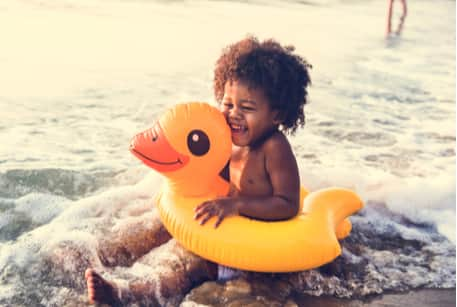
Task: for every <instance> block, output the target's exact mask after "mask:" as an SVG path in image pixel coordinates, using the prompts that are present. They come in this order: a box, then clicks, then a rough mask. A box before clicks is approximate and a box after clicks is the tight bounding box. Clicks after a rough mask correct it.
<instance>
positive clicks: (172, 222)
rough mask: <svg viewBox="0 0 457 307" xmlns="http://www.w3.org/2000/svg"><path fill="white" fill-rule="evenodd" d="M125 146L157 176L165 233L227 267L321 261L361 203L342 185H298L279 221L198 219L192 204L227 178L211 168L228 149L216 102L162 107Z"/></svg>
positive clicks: (287, 266)
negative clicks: (295, 199) (291, 211)
mask: <svg viewBox="0 0 457 307" xmlns="http://www.w3.org/2000/svg"><path fill="white" fill-rule="evenodd" d="M130 151H131V152H132V153H133V154H134V155H135V156H136V157H138V158H139V159H140V160H141V161H142V162H143V163H144V164H146V165H147V166H149V167H151V168H153V169H155V170H156V171H158V172H160V173H161V174H162V175H164V177H165V183H164V186H163V187H162V189H161V191H160V193H159V195H158V197H157V203H156V205H157V208H158V210H159V213H160V217H161V219H162V222H163V224H164V225H165V227H166V229H167V230H168V231H169V232H170V234H171V235H172V236H173V237H174V238H175V239H176V240H178V242H180V243H181V244H182V245H183V246H184V247H185V248H186V249H188V250H190V251H192V252H194V253H195V254H197V255H199V256H201V257H203V258H205V259H208V260H211V261H213V262H217V263H220V264H223V265H225V266H229V267H234V268H238V269H242V270H249V271H257V272H294V271H302V270H306V269H311V268H315V267H318V266H321V265H323V264H325V263H328V262H330V261H332V260H333V259H335V258H336V257H337V256H338V255H340V254H341V247H340V244H339V242H338V239H341V238H344V237H345V236H347V235H348V234H349V232H350V230H351V223H350V222H349V220H348V217H349V216H350V215H351V214H354V213H355V212H356V211H358V210H359V209H361V208H362V206H363V204H362V201H361V200H360V198H359V197H358V196H357V195H356V194H355V193H354V192H352V191H350V190H347V189H341V188H329V189H323V190H319V191H316V192H313V193H309V194H308V195H306V197H305V194H307V193H306V191H305V190H304V189H302V197H304V200H303V201H302V204H301V207H302V210H300V213H299V214H298V215H297V216H296V217H294V218H292V219H289V220H287V221H273V222H270V221H259V220H254V219H249V218H247V217H242V216H233V217H228V218H226V219H224V222H223V223H221V224H220V226H219V227H218V228H216V229H214V228H213V226H212V225H213V224H214V222H215V220H212V221H211V220H210V221H209V223H206V224H205V225H203V226H201V225H200V224H199V223H198V221H196V220H194V209H195V207H196V206H198V205H200V204H201V203H202V202H204V201H206V200H208V199H213V198H216V197H219V196H225V195H227V193H228V189H229V185H228V183H227V182H226V181H225V180H224V179H222V178H221V177H220V176H219V173H220V171H221V170H222V169H223V167H224V166H225V165H226V163H227V161H228V159H229V157H230V153H231V137H230V129H229V127H228V125H227V124H226V121H225V119H224V117H223V115H222V114H221V113H220V112H219V110H217V109H216V108H214V107H212V106H210V105H209V104H206V103H198V102H195V103H187V104H180V105H177V106H175V107H174V108H172V109H170V110H168V111H167V112H165V113H164V114H163V116H162V117H161V118H160V119H159V121H158V122H157V123H156V124H155V125H154V126H153V127H152V128H151V129H148V130H146V131H144V132H141V133H139V134H138V135H136V136H135V137H134V138H133V140H132V142H131V145H130ZM212 219H215V217H213V218H212Z"/></svg>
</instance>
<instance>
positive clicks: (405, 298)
mask: <svg viewBox="0 0 457 307" xmlns="http://www.w3.org/2000/svg"><path fill="white" fill-rule="evenodd" d="M294 301H295V302H296V303H297V305H298V306H313V307H359V306H360V307H362V306H363V307H381V306H382V307H435V306H436V307H451V306H456V291H455V289H422V290H415V291H410V292H406V293H389V294H384V295H379V296H373V297H371V298H370V299H368V300H352V299H351V300H349V299H338V298H334V297H313V296H304V295H303V296H298V297H295V298H294Z"/></svg>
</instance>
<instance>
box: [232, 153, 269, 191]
mask: <svg viewBox="0 0 457 307" xmlns="http://www.w3.org/2000/svg"><path fill="white" fill-rule="evenodd" d="M230 182H231V183H232V185H233V186H234V188H235V193H234V194H238V195H244V196H267V195H272V194H273V188H272V186H271V182H270V179H269V176H268V172H267V170H266V166H265V155H264V153H263V152H262V151H251V152H242V151H238V152H236V151H234V152H233V154H232V158H231V161H230Z"/></svg>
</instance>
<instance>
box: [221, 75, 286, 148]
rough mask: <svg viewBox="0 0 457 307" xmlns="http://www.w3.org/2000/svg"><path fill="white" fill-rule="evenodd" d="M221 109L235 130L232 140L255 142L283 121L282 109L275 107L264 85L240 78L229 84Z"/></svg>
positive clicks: (241, 142)
mask: <svg viewBox="0 0 457 307" xmlns="http://www.w3.org/2000/svg"><path fill="white" fill-rule="evenodd" d="M221 111H222V113H223V114H224V116H225V118H226V120H227V123H228V124H229V126H230V130H231V132H232V143H233V144H235V145H237V146H251V145H253V144H255V143H256V141H258V140H260V139H261V138H262V137H264V136H265V135H266V134H268V133H270V132H271V131H273V130H274V129H276V128H277V126H278V125H279V124H280V122H279V121H278V120H277V119H276V118H277V115H278V112H277V111H275V110H272V109H271V107H270V104H269V103H268V99H267V97H266V96H265V94H264V93H263V91H262V90H260V89H249V88H248V86H247V85H245V84H244V83H243V82H239V81H233V82H230V81H228V82H227V83H226V84H225V90H224V97H223V98H222V103H221Z"/></svg>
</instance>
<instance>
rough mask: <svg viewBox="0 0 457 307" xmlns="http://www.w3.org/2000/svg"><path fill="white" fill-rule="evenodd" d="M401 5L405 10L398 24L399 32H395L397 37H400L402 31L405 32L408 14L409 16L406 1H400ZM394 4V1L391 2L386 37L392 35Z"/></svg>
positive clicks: (390, 0)
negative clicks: (404, 24) (404, 26)
mask: <svg viewBox="0 0 457 307" xmlns="http://www.w3.org/2000/svg"><path fill="white" fill-rule="evenodd" d="M400 1H401V5H402V8H403V12H402V14H401V16H400V22H399V23H398V27H397V31H395V34H396V35H400V33H401V31H402V30H403V23H404V22H405V18H406V14H407V7H406V0H400ZM393 3H394V0H389V11H388V14H387V32H386V36H388V35H390V34H391V33H392V11H393Z"/></svg>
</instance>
